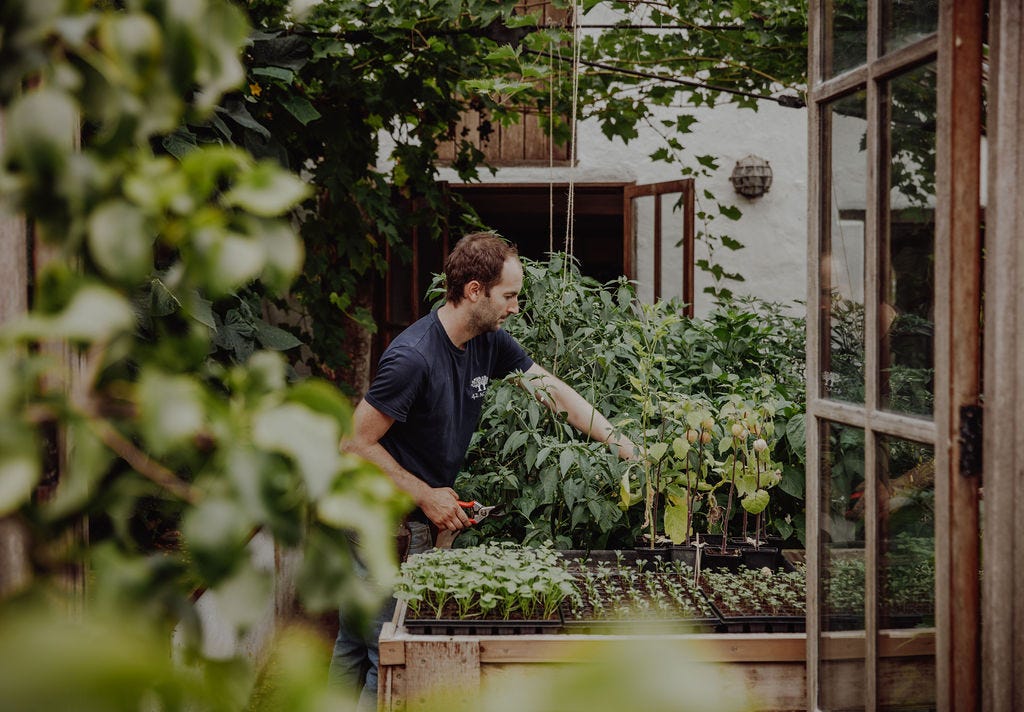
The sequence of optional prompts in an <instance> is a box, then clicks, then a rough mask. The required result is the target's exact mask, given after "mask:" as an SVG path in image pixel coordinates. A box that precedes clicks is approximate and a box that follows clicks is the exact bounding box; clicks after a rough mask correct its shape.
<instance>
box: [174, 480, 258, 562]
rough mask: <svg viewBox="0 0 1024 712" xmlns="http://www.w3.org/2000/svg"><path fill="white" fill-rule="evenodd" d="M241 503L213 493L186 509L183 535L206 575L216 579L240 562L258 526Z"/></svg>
mask: <svg viewBox="0 0 1024 712" xmlns="http://www.w3.org/2000/svg"><path fill="white" fill-rule="evenodd" d="M255 524H256V523H255V521H253V520H252V518H251V517H249V516H248V515H247V514H246V513H245V512H244V510H243V509H242V507H241V506H240V505H239V503H238V502H235V501H233V500H231V499H228V498H226V497H214V496H210V497H207V498H206V499H204V500H203V501H202V502H200V503H199V504H198V505H196V506H195V507H193V508H191V509H189V510H188V511H186V513H185V516H184V518H183V520H182V534H183V535H184V537H185V541H186V544H187V546H188V548H189V550H190V551H191V554H192V557H193V559H194V560H195V562H196V564H197V565H198V567H199V569H200V571H201V572H202V574H203V576H204V577H206V578H207V580H209V581H211V582H216V581H218V580H220V579H222V578H224V577H225V576H227V575H229V574H230V573H231V571H232V570H233V569H234V568H235V566H236V565H237V563H238V559H239V553H240V552H241V551H242V549H243V548H244V547H245V544H246V542H247V541H248V540H249V536H250V534H251V533H252V531H253V528H254V527H255Z"/></svg>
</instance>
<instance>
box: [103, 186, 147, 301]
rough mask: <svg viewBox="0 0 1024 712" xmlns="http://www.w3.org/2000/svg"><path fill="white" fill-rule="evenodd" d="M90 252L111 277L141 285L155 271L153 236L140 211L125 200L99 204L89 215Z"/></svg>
mask: <svg viewBox="0 0 1024 712" xmlns="http://www.w3.org/2000/svg"><path fill="white" fill-rule="evenodd" d="M88 243H89V252H90V254H91V255H92V259H93V261H94V262H95V263H96V265H97V266H98V267H99V268H100V270H102V271H103V272H104V273H105V274H106V275H107V276H108V277H110V278H112V279H115V280H117V281H119V282H127V283H132V284H134V283H137V282H140V281H141V280H142V279H143V278H145V277H146V275H148V274H149V272H150V270H152V269H153V235H152V234H151V233H150V231H149V230H148V229H147V228H146V217H145V215H144V214H143V213H142V211H141V210H139V209H138V208H136V207H135V206H134V205H132V204H131V203H127V202H125V201H123V200H111V201H107V202H106V203H103V204H102V205H100V206H99V207H98V208H96V210H94V211H93V212H92V214H91V215H90V216H89V230H88Z"/></svg>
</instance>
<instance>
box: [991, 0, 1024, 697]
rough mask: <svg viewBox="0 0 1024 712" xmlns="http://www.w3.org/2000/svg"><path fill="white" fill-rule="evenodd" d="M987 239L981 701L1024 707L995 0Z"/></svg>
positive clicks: (1022, 295) (1020, 271)
mask: <svg viewBox="0 0 1024 712" xmlns="http://www.w3.org/2000/svg"><path fill="white" fill-rule="evenodd" d="M989 26H990V28H991V41H992V46H991V50H990V53H989V59H990V62H991V73H990V82H989V87H988V90H989V100H990V104H989V107H988V109H989V110H988V151H989V159H990V160H989V172H988V191H987V193H988V206H987V209H986V220H987V222H986V230H985V242H986V252H987V255H988V259H987V260H986V266H985V375H984V381H985V391H986V393H985V411H986V412H985V443H984V465H983V478H984V484H985V528H986V530H987V531H989V532H991V536H989V535H986V537H985V548H984V570H985V575H984V582H983V586H984V591H983V611H982V620H983V621H984V623H985V628H984V632H983V638H982V666H981V667H982V681H983V682H982V686H981V687H982V701H983V709H985V710H989V711H991V712H1012V711H1014V710H1021V709H1024V625H1022V622H1024V527H1021V526H1020V511H1021V509H1022V507H1024V478H1022V476H1021V472H1022V471H1024V422H1022V417H1024V416H1022V415H1021V411H1020V402H1021V399H1022V398H1024V276H1022V275H1024V203H1022V201H1021V198H1020V194H1019V191H1020V186H1021V185H1024V121H1022V117H1024V86H1022V84H1021V77H1022V76H1024V5H1022V4H1021V3H1020V2H1018V1H1017V0H996V2H993V3H992V17H991V19H990V23H989Z"/></svg>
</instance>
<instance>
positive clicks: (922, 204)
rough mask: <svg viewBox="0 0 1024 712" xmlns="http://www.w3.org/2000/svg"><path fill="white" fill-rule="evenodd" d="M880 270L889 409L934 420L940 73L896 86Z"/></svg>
mask: <svg viewBox="0 0 1024 712" xmlns="http://www.w3.org/2000/svg"><path fill="white" fill-rule="evenodd" d="M883 96H884V98H885V112H886V116H887V117H888V118H887V124H888V148H889V155H888V158H889V160H888V162H883V164H884V165H885V179H886V180H887V188H888V190H887V191H884V192H883V195H885V196H887V201H886V202H887V204H886V205H885V206H883V208H884V212H883V214H884V215H885V223H884V230H883V234H882V236H881V249H880V262H881V264H880V265H879V280H880V282H881V284H879V291H880V294H879V300H880V303H879V313H878V318H879V368H880V369H881V372H880V374H879V376H880V378H879V383H880V390H881V393H880V394H879V397H880V402H881V405H882V408H884V409H887V410H892V411H896V412H900V413H910V414H914V415H925V416H930V415H931V414H932V409H933V401H934V394H935V384H934V376H935V368H934V364H935V357H934V329H935V324H934V318H935V309H934V307H935V280H934V275H935V108H936V95H935V65H934V64H928V65H925V66H923V67H919V68H917V69H915V70H913V71H911V72H908V73H907V74H904V75H901V76H899V77H897V78H896V79H894V80H892V81H891V82H890V83H889V84H888V86H887V87H886V90H885V92H884V94H883Z"/></svg>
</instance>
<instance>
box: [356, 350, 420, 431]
mask: <svg viewBox="0 0 1024 712" xmlns="http://www.w3.org/2000/svg"><path fill="white" fill-rule="evenodd" d="M426 378H427V364H426V362H425V361H424V360H423V357H422V356H421V355H420V354H419V353H417V352H415V351H413V350H411V349H401V348H399V349H390V350H388V351H387V352H385V354H384V356H383V357H381V360H380V363H379V364H378V366H377V375H376V376H375V377H374V379H373V383H371V384H370V390H369V391H367V393H366V402H367V403H369V404H370V405H372V406H373V407H374V408H376V409H377V410H379V411H380V412H381V413H383V414H384V415H387V416H389V417H392V418H394V419H395V420H397V421H398V422H400V423H404V422H405V421H406V419H407V418H408V417H409V411H410V409H411V408H412V405H413V403H414V402H415V401H416V396H417V395H418V394H419V392H420V389H421V387H422V385H423V383H424V381H425V379H426Z"/></svg>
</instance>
